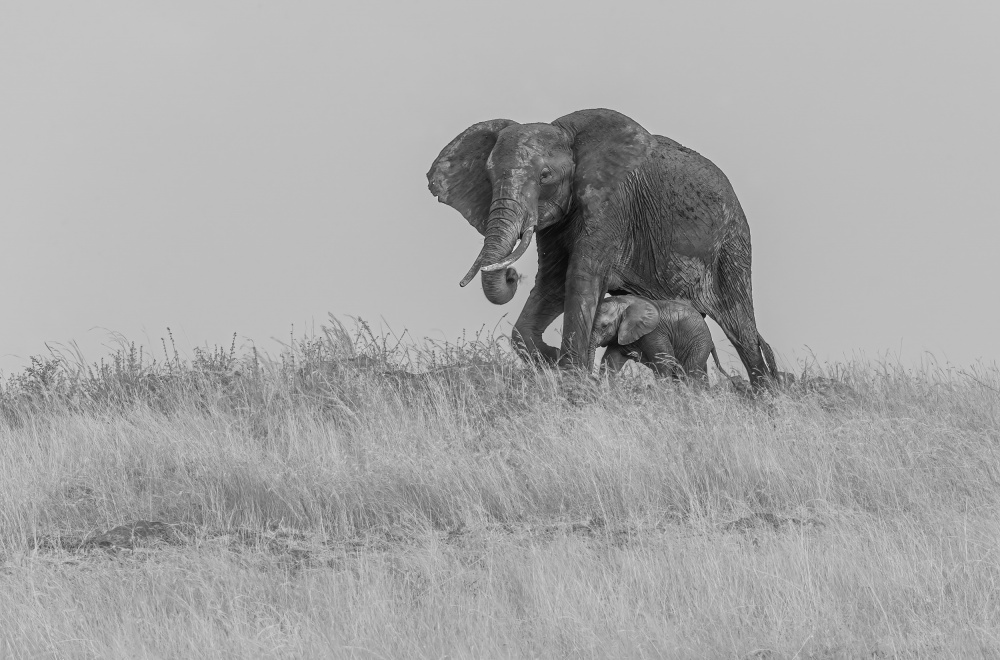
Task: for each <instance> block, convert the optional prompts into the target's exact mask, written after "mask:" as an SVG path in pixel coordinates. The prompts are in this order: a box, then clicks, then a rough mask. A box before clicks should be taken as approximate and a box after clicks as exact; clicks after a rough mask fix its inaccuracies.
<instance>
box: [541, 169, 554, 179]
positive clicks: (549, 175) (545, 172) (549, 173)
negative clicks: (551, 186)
mask: <svg viewBox="0 0 1000 660" xmlns="http://www.w3.org/2000/svg"><path fill="white" fill-rule="evenodd" d="M551 178H552V170H542V176H541V179H542V181H548V180H549V179H551Z"/></svg>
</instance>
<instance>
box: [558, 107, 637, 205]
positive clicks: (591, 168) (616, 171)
mask: <svg viewBox="0 0 1000 660" xmlns="http://www.w3.org/2000/svg"><path fill="white" fill-rule="evenodd" d="M552 124H553V125H554V126H558V127H559V128H562V129H563V130H565V131H566V132H568V133H569V134H570V136H571V138H572V142H573V154H574V161H575V163H576V174H575V179H574V182H573V186H574V195H575V200H574V201H575V202H576V203H578V204H580V205H581V207H582V208H583V209H584V213H585V217H594V216H595V215H596V214H599V213H600V210H601V207H602V206H603V205H604V203H605V202H606V201H607V200H608V199H610V198H611V197H612V196H613V195H614V193H615V191H617V190H618V189H619V187H620V186H621V185H622V183H624V181H625V179H626V178H627V177H628V175H629V174H631V173H632V172H634V171H635V170H636V169H637V168H638V167H639V166H640V165H641V164H642V163H643V162H644V161H645V160H646V158H647V157H648V156H649V154H650V152H651V151H652V149H653V147H654V145H655V144H656V139H655V138H654V137H653V136H652V135H650V134H649V132H648V131H646V129H644V128H643V127H642V126H640V125H639V124H638V123H636V122H635V121H634V120H632V119H630V118H628V117H626V116H625V115H623V114H622V113H620V112H615V111H614V110H606V109H604V108H598V109H595V110H579V111H577V112H573V113H570V114H568V115H566V116H565V117H560V118H559V119H556V120H555V121H554V122H552Z"/></svg>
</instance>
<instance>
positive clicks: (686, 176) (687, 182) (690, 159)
mask: <svg viewBox="0 0 1000 660" xmlns="http://www.w3.org/2000/svg"><path fill="white" fill-rule="evenodd" d="M653 137H654V138H655V139H656V145H655V146H654V147H653V149H652V151H651V152H650V155H649V158H650V161H651V162H650V165H652V166H653V167H654V168H655V169H656V170H657V172H658V173H659V174H660V175H661V176H662V177H663V178H664V179H665V180H666V181H667V182H669V183H672V184H674V185H679V186H683V187H688V188H690V189H693V190H697V191H699V192H701V194H702V196H705V195H709V196H717V197H718V198H719V201H722V202H729V201H730V198H735V196H736V193H735V191H734V190H733V186H732V184H731V183H730V182H729V177H727V176H726V175H725V173H724V172H723V171H722V170H721V169H719V167H718V166H716V164H715V163H713V162H712V161H711V160H709V159H708V158H706V157H705V156H702V155H701V154H700V153H698V152H697V151H695V150H694V149H690V148H688V147H685V146H684V145H682V144H681V143H679V142H677V141H676V140H672V139H670V138H668V137H664V136H662V135H654V136H653Z"/></svg>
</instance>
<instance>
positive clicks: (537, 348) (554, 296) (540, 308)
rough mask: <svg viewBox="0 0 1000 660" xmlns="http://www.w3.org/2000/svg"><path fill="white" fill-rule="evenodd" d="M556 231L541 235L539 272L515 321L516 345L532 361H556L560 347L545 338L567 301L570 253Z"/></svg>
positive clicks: (514, 337)
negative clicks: (543, 336) (551, 344)
mask: <svg viewBox="0 0 1000 660" xmlns="http://www.w3.org/2000/svg"><path fill="white" fill-rule="evenodd" d="M562 240H563V237H562V236H560V235H558V234H556V235H552V234H549V233H545V232H542V233H539V235H538V274H537V275H535V286H534V287H532V289H531V293H530V294H528V300H527V302H525V303H524V309H522V310H521V315H520V316H519V317H518V318H517V323H515V324H514V332H513V333H512V336H511V338H512V339H513V342H514V348H515V350H517V351H520V352H521V354H522V355H525V356H527V357H528V359H530V360H538V361H540V362H546V363H549V364H555V363H556V362H557V361H558V360H559V349H557V348H555V347H554V346H549V345H548V344H546V343H545V342H544V341H543V340H542V334H544V333H545V330H546V328H548V327H549V326H550V325H552V322H553V321H555V320H556V317H557V316H559V315H560V314H562V313H563V304H564V303H565V302H566V268H567V265H568V263H569V252H568V250H567V249H566V247H565V245H564V244H563V243H562Z"/></svg>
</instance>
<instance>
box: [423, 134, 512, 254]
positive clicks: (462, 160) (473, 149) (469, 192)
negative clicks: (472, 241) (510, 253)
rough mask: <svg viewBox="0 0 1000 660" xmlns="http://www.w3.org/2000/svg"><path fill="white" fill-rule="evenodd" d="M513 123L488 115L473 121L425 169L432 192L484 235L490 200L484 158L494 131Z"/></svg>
mask: <svg viewBox="0 0 1000 660" xmlns="http://www.w3.org/2000/svg"><path fill="white" fill-rule="evenodd" d="M516 123H517V122H514V121H511V120H510V119H491V120H490V121H483V122H479V123H478V124H473V125H472V126H470V127H469V128H467V129H465V130H464V131H462V133H461V134H460V135H459V136H458V137H457V138H455V139H454V140H452V141H451V142H449V143H448V146H446V147H445V148H444V149H442V150H441V154H440V155H439V156H438V157H437V159H436V160H435V161H434V164H433V165H431V169H430V170H429V171H428V172H427V184H428V185H427V187H428V188H429V189H430V191H431V194H432V195H434V196H435V197H437V198H438V201H439V202H441V203H442V204H447V205H448V206H451V207H452V208H454V209H455V210H456V211H458V212H459V213H461V214H462V215H463V216H465V219H466V220H468V221H469V224H471V225H472V226H473V227H475V228H476V229H477V230H478V231H479V233H480V234H483V235H485V234H486V220H487V218H488V216H489V213H490V202H491V201H492V200H493V186H492V184H491V183H490V179H489V176H487V174H486V159H487V158H489V156H490V152H491V151H493V146H494V145H495V144H496V143H497V134H498V133H500V131H502V130H503V129H505V128H507V127H508V126H510V125H511V124H516Z"/></svg>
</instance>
